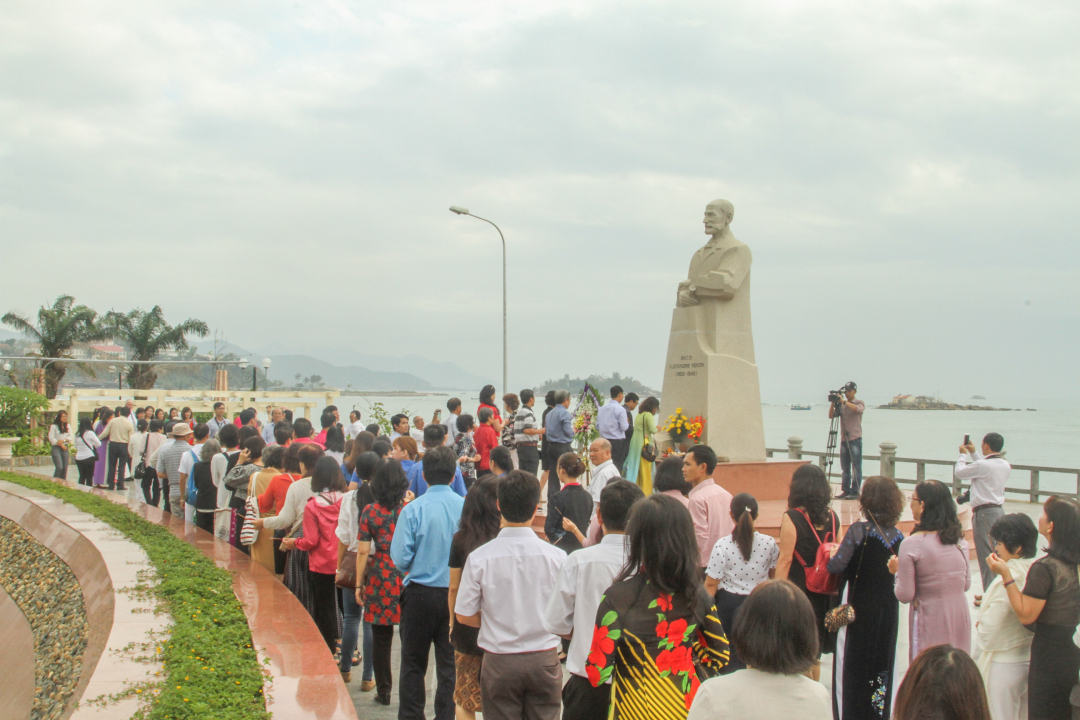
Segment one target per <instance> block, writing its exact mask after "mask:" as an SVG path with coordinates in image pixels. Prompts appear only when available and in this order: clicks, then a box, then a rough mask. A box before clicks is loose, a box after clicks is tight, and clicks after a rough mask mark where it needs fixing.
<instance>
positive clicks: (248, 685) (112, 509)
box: [0, 473, 270, 720]
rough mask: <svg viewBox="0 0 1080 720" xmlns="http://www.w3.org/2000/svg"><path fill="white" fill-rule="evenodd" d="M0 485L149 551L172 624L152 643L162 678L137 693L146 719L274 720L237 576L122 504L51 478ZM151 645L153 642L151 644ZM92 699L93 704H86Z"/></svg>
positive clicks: (9, 477)
mask: <svg viewBox="0 0 1080 720" xmlns="http://www.w3.org/2000/svg"><path fill="white" fill-rule="evenodd" d="M0 479H3V480H6V481H8V482H11V483H15V484H17V485H22V486H23V487H26V488H30V489H31V490H36V491H38V492H40V493H44V494H46V495H52V496H53V497H56V498H59V499H60V500H63V501H64V502H67V503H71V504H72V505H74V506H75V507H77V508H79V509H80V510H83V511H85V512H87V513H90V514H91V515H93V516H95V517H97V518H98V519H100V520H103V521H104V522H106V523H108V524H109V525H112V526H113V527H114V528H116V529H117V530H119V531H120V532H121V533H123V534H124V535H126V536H127V537H128V538H129V539H130V540H131V541H132V542H135V543H137V544H138V545H139V546H141V547H142V549H143V550H144V551H146V554H147V556H148V557H149V558H150V562H151V564H152V565H153V567H154V569H155V571H156V573H157V582H156V584H155V585H153V587H152V588H151V591H152V593H153V594H154V595H155V596H156V597H157V599H158V600H159V601H160V602H161V604H162V605H163V607H164V609H165V611H166V612H168V613H169V615H170V616H171V617H172V619H173V624H172V626H171V627H170V628H169V636H168V638H167V639H166V638H158V642H157V644H156V645H151V646H150V647H151V653H153V652H157V653H158V654H159V655H160V657H161V658H162V660H163V662H164V672H163V674H162V679H161V680H160V681H158V682H156V683H150V684H143V685H140V686H137V687H133V688H132V690H131V693H135V692H136V690H137V691H138V692H139V693H140V694H147V695H149V696H150V697H151V698H153V699H152V702H151V704H150V705H149V707H148V708H145V709H144V710H143V711H142V712H141V713H139V714H138V715H136V716H135V717H138V718H145V719H146V720H164V719H165V718H168V719H169V720H181V719H185V718H202V719H205V718H207V717H213V718H216V719H220V720H233V719H234V718H245V719H247V718H269V717H270V713H268V712H266V707H265V704H266V703H265V698H264V697H263V681H264V674H263V671H262V669H261V668H260V667H259V663H258V658H257V657H256V654H255V650H254V649H253V648H252V642H251V630H250V629H249V628H248V624H247V619H246V617H245V615H244V611H243V607H242V606H241V604H240V602H239V601H238V600H237V599H236V597H235V596H234V595H233V590H232V576H231V575H230V574H229V572H227V571H226V570H222V569H221V568H219V567H217V566H216V565H215V564H214V563H213V562H212V561H211V560H209V559H208V558H207V557H206V556H204V555H203V554H202V553H201V552H200V551H199V550H198V549H196V548H195V547H194V546H192V545H189V544H188V543H186V542H184V541H183V540H180V539H179V538H177V537H176V536H174V535H173V534H172V533H171V532H170V531H169V530H168V529H166V528H164V527H161V526H160V525H155V524H154V523H151V522H149V521H147V520H144V519H143V518H142V517H140V516H138V515H136V514H135V513H133V512H132V511H131V510H129V509H127V508H126V507H124V506H122V505H117V504H116V503H114V502H111V501H110V500H107V499H105V498H101V497H97V496H96V495H93V494H91V493H88V492H84V491H80V490H74V489H72V488H68V487H64V486H61V485H57V484H56V483H53V482H51V481H49V480H46V479H38V478H32V477H28V476H25V475H15V474H13V473H0ZM147 642H151V639H150V638H148V639H147ZM85 699H91V698H85Z"/></svg>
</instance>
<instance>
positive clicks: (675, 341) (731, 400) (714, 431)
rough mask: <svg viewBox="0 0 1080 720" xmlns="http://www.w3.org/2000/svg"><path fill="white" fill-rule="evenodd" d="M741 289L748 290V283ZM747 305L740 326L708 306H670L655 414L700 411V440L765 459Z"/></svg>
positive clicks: (733, 456)
mask: <svg viewBox="0 0 1080 720" xmlns="http://www.w3.org/2000/svg"><path fill="white" fill-rule="evenodd" d="M747 284H749V283H747ZM744 290H745V291H746V292H749V287H747V288H745V289H744ZM746 305H747V308H746V313H745V321H746V322H745V328H742V327H734V328H732V327H727V328H725V327H723V326H724V325H725V323H723V322H720V323H718V322H717V320H718V318H716V317H715V315H714V312H712V308H709V307H701V306H699V307H677V308H675V309H674V310H673V311H672V315H671V337H670V339H669V340H668V355H667V363H666V364H665V368H664V389H663V394H662V396H661V408H660V417H659V418H658V422H659V423H666V422H667V417H668V416H669V415H671V414H673V413H674V412H675V410H676V409H677V408H682V411H683V414H684V415H686V416H687V417H688V418H692V417H694V416H695V415H701V416H702V417H704V418H705V431H704V434H703V437H702V442H704V443H705V444H707V445H709V446H710V447H711V448H712V449H713V450H715V451H716V454H717V455H721V456H724V457H727V458H728V459H729V460H731V462H733V463H741V462H753V461H764V460H765V429H764V425H763V423H762V419H761V389H760V386H759V385H758V370H757V365H756V364H754V362H753V361H752V360H753V357H754V338H753V335H752V334H751V332H750V327H749V325H750V322H749V320H750V313H749V300H748V299H747V301H746ZM718 325H720V327H717V326H718ZM710 326H711V327H710ZM707 329H708V330H711V331H712V332H708V331H707ZM718 331H719V332H718ZM711 337H715V338H716V341H715V342H716V346H717V347H715V348H714V347H710V346H709V339H710V338H711ZM746 358H750V360H747V359H746ZM789 479H790V476H789ZM785 497H786V496H785Z"/></svg>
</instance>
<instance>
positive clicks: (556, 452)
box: [547, 440, 574, 502]
mask: <svg viewBox="0 0 1080 720" xmlns="http://www.w3.org/2000/svg"><path fill="white" fill-rule="evenodd" d="M573 451H574V446H573V445H572V444H571V443H561V442H552V441H551V440H548V462H550V463H551V470H550V471H549V472H548V480H547V499H548V502H551V497H552V496H553V495H554V494H555V493H557V492H559V491H560V490H562V483H560V482H559V473H558V472H557V468H558V467H559V458H560V457H562V455H563V453H568V452H573Z"/></svg>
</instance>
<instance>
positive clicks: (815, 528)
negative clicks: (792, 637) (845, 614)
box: [776, 465, 840, 680]
mask: <svg viewBox="0 0 1080 720" xmlns="http://www.w3.org/2000/svg"><path fill="white" fill-rule="evenodd" d="M787 504H788V510H787V512H785V513H784V516H783V518H782V519H781V520H780V557H779V558H777V560H776V577H777V578H778V579H780V580H790V581H791V582H793V583H795V585H797V586H798V587H799V589H800V590H802V591H803V592H804V593H806V599H807V600H809V601H810V606H811V607H813V608H814V616H815V617H816V618H817V627H818V658H820V657H821V653H831V652H833V651H835V650H836V633H831V632H829V631H828V630H827V629H826V628H825V615H827V614H828V612H829V611H830V610H832V609H833V608H834V607H835V606H836V596H835V595H826V594H823V593H817V592H814V591H812V590H809V589H807V587H806V568H808V567H813V565H814V559H815V558H816V557H817V551H818V548H819V547H820V546H821V544H822V543H824V542H835V540H836V538H837V537H838V536H839V532H840V518H838V517H837V516H836V513H835V512H833V511H832V509H831V508H830V507H829V506H830V505H831V504H832V488H830V487H829V481H828V480H827V479H826V478H825V473H824V472H822V470H821V468H819V467H818V466H817V465H803V466H801V467H799V468H798V469H797V470H796V471H795V472H794V473H793V474H792V476H791V487H790V489H789V490H788V502H787ZM811 674H812V676H813V679H814V680H819V679H820V678H821V665H820V663H819V664H817V665H814V667H813V670H812V671H811Z"/></svg>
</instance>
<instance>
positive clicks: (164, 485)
mask: <svg viewBox="0 0 1080 720" xmlns="http://www.w3.org/2000/svg"><path fill="white" fill-rule="evenodd" d="M159 485H161V498H162V499H163V500H164V501H165V507H163V508H162V510H164V511H165V512H167V513H171V512H172V507H171V505H170V503H169V478H163V479H162V480H161V482H160V483H159Z"/></svg>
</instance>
